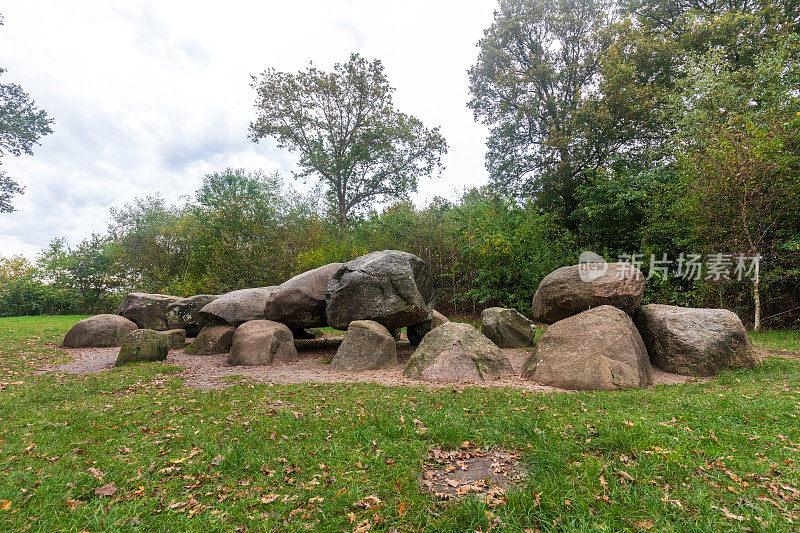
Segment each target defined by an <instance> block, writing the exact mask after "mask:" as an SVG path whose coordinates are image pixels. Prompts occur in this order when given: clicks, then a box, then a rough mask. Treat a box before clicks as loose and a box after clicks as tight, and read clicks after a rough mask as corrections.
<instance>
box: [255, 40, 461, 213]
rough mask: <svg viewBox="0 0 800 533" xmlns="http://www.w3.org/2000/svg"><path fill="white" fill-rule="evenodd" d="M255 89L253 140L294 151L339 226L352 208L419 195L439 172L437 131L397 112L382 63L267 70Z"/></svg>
mask: <svg viewBox="0 0 800 533" xmlns="http://www.w3.org/2000/svg"><path fill="white" fill-rule="evenodd" d="M253 87H254V88H255V89H256V91H257V94H258V96H257V101H256V107H257V109H258V117H257V119H256V120H255V121H254V122H253V123H252V124H251V125H250V137H251V138H252V140H254V141H258V140H259V139H262V138H265V137H272V138H274V139H276V140H277V142H278V146H279V147H281V148H287V149H288V150H290V151H292V152H295V153H297V154H298V155H299V156H300V160H299V166H300V172H298V173H297V174H296V177H299V178H303V177H306V176H311V175H316V176H318V177H319V178H320V179H321V180H322V181H323V182H324V184H325V185H326V187H327V189H326V193H327V199H328V201H329V204H330V206H331V208H332V209H333V211H334V212H335V215H336V216H337V218H338V220H339V223H340V224H341V226H342V227H345V226H346V225H347V220H348V215H349V214H350V212H351V211H352V210H354V209H359V208H365V207H368V206H369V205H371V204H372V203H374V202H375V201H376V200H388V199H393V198H401V197H402V196H404V195H405V194H407V193H408V192H410V191H414V190H416V186H417V180H418V178H419V177H420V176H425V175H429V174H431V173H432V172H433V171H434V170H437V169H439V168H441V160H440V158H441V155H442V154H444V153H445V152H446V151H447V144H446V142H445V140H444V138H443V137H442V136H441V134H440V133H439V129H438V128H433V129H428V128H426V127H425V126H424V125H423V124H422V121H420V120H419V119H418V118H416V117H413V116H410V115H406V114H404V113H401V112H399V111H398V110H396V109H395V107H394V103H393V101H392V93H393V92H394V89H393V88H392V87H391V86H390V85H389V82H388V80H387V78H386V75H385V74H384V71H383V64H382V63H381V62H380V61H379V60H375V61H368V60H366V59H364V58H363V57H361V56H360V55H358V54H353V55H351V56H350V60H349V61H347V62H346V63H338V64H336V65H335V66H334V68H333V70H332V71H331V72H325V71H322V70H319V69H317V68H315V67H313V66H310V67H309V68H307V69H306V70H303V71H300V72H296V73H292V72H279V71H277V70H275V69H269V70H267V71H266V72H264V73H263V74H262V75H261V77H260V78H256V77H254V78H253Z"/></svg>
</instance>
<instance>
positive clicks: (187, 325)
mask: <svg viewBox="0 0 800 533" xmlns="http://www.w3.org/2000/svg"><path fill="white" fill-rule="evenodd" d="M217 298H218V296H217V295H216V294H198V295H196V296H189V297H188V298H181V299H180V300H177V301H175V302H172V303H171V304H169V305H168V306H167V314H166V318H167V326H168V327H169V329H182V330H184V331H186V335H187V336H188V337H196V336H197V334H198V333H200V330H201V329H203V328H204V327H205V326H207V325H208V324H209V322H208V320H206V319H204V318H203V317H201V316H200V310H201V309H202V308H203V307H205V306H206V305H208V304H210V303H211V302H213V301H214V300H216V299H217Z"/></svg>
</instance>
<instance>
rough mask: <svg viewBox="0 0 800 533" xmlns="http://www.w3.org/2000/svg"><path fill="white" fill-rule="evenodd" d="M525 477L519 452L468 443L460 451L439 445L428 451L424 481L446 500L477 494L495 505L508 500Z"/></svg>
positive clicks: (421, 481) (423, 482)
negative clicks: (478, 446) (509, 493)
mask: <svg viewBox="0 0 800 533" xmlns="http://www.w3.org/2000/svg"><path fill="white" fill-rule="evenodd" d="M524 476H525V473H524V471H523V469H522V466H521V465H520V463H519V454H517V453H516V452H513V451H510V450H505V449H502V448H492V449H488V450H483V449H479V448H475V446H474V444H473V443H471V442H464V443H462V445H461V447H460V449H457V450H442V449H441V448H436V449H434V450H431V451H430V452H428V460H427V462H426V464H425V465H424V469H423V472H422V475H421V476H420V484H421V486H422V487H423V489H425V490H427V491H429V492H431V493H432V494H434V495H435V496H436V497H438V498H441V499H443V500H453V499H459V498H462V497H467V496H471V495H474V496H477V497H479V498H484V499H485V500H486V503H487V504H488V505H490V506H495V505H500V504H501V503H504V502H505V501H506V496H505V495H506V493H507V492H508V491H509V490H510V489H511V488H513V487H514V485H516V484H517V482H519V481H520V480H521V479H522V478H523V477H524Z"/></svg>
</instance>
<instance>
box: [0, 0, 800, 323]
mask: <svg viewBox="0 0 800 533" xmlns="http://www.w3.org/2000/svg"><path fill="white" fill-rule="evenodd" d="M337 69H338V70H337V71H336V73H334V74H331V75H328V74H326V73H323V72H321V71H318V70H316V69H315V68H312V69H309V70H308V71H305V72H301V73H299V74H297V75H291V74H286V73H278V72H275V71H268V72H267V74H265V77H264V79H263V80H262V83H261V84H260V85H258V86H257V89H258V91H259V92H258V94H259V100H258V101H257V106H258V108H259V110H260V111H259V113H260V115H259V119H258V120H257V121H256V122H255V123H254V126H253V128H254V131H253V132H251V133H252V134H253V135H254V138H255V139H258V138H260V137H263V136H272V137H275V138H277V139H278V141H279V145H281V146H287V147H289V148H292V147H293V148H294V149H295V150H300V152H302V153H304V154H307V156H308V157H306V159H302V161H304V162H305V163H304V164H303V166H302V168H301V172H300V173H299V175H301V176H310V175H319V176H322V177H323V178H324V179H321V180H320V184H321V185H320V189H319V190H318V191H316V192H315V193H314V194H310V195H302V194H298V193H297V192H295V191H293V190H292V189H291V188H290V187H289V186H288V184H286V183H283V182H282V180H281V178H280V177H279V176H276V175H265V174H263V173H260V172H247V171H245V170H230V169H229V170H226V171H224V172H220V173H216V174H212V175H209V176H207V177H206V178H205V180H204V183H203V186H202V187H201V188H200V189H199V190H198V191H197V192H196V194H195V196H194V198H193V199H192V200H191V201H188V202H186V203H184V204H182V205H174V206H171V205H166V204H165V203H164V201H163V200H161V199H160V198H159V197H157V196H151V197H144V198H140V199H138V200H137V201H135V202H134V203H132V204H130V205H126V206H124V207H123V208H121V209H118V210H112V212H111V224H110V226H109V228H108V232H107V233H106V234H104V235H94V236H92V237H91V238H90V239H87V240H86V241H84V242H82V243H81V244H79V245H77V246H75V247H70V246H68V245H67V244H66V243H65V242H63V241H59V240H57V241H54V242H53V243H52V244H51V246H50V247H49V248H48V249H46V250H45V251H43V252H42V254H41V255H40V257H39V258H38V259H37V260H36V261H35V262H34V263H29V262H27V261H25V260H23V259H20V258H5V259H0V315H15V314H32V313H33V314H35V313H44V312H97V311H101V310H111V309H113V308H114V304H115V299H118V298H119V296H120V294H122V293H124V292H125V291H129V290H134V289H135V290H140V291H147V292H163V293H169V294H176V295H188V294H196V293H204V292H206V293H220V292H224V291H229V290H233V289H238V288H242V287H252V286H264V285H272V284H276V283H280V282H281V281H283V280H285V279H287V278H289V277H290V276H292V275H294V274H297V273H299V272H301V271H304V270H307V269H310V268H314V267H317V266H320V265H323V264H325V263H329V262H333V261H345V260H348V259H351V258H353V257H356V256H358V255H360V254H363V253H366V252H369V251H372V250H378V249H387V248H393V249H401V250H406V251H409V252H412V253H415V254H417V255H418V256H420V257H421V258H423V259H424V260H425V261H427V262H428V264H429V265H430V267H431V269H432V273H433V276H434V279H435V283H436V299H437V306H438V307H439V308H440V310H442V311H444V312H447V313H455V314H460V315H463V314H474V313H476V312H478V311H480V310H481V309H482V308H484V307H486V306H489V305H505V306H512V307H516V308H519V309H521V310H523V311H526V310H527V309H528V308H529V306H530V301H531V297H532V295H533V293H534V292H535V290H536V288H537V285H538V283H539V281H540V280H541V279H542V278H543V277H544V276H545V275H546V274H547V273H549V272H550V271H552V270H553V269H555V268H557V267H559V266H562V265H566V264H574V263H575V262H576V261H577V259H578V255H579V254H580V253H581V252H582V251H585V250H591V251H594V252H596V253H598V254H600V255H602V256H603V257H605V258H606V259H607V260H616V259H618V258H619V257H620V256H624V257H626V258H627V259H628V260H631V261H633V262H634V263H637V264H638V265H637V266H640V268H641V269H642V270H643V271H644V272H645V273H646V274H647V275H648V276H649V277H650V280H649V282H648V286H647V287H648V288H647V293H646V299H647V301H650V302H663V303H672V304H678V305H690V306H708V307H726V308H729V309H731V310H733V311H735V312H737V313H738V314H739V315H740V316H741V317H743V318H744V319H745V320H750V321H751V324H753V323H755V324H758V323H760V322H761V323H764V325H765V326H768V327H777V326H785V325H791V324H794V323H796V320H797V318H798V317H800V201H798V200H799V199H800V195H798V193H800V91H799V90H798V87H800V4H797V3H796V2H766V1H760V0H730V1H725V2H710V3H709V2H700V1H697V2H696V1H694V0H681V1H677V0H624V1H620V2H605V1H599V0H537V1H532V0H500V2H499V6H498V9H497V11H496V14H495V19H494V22H493V24H492V25H491V26H490V27H489V28H488V29H487V30H486V32H485V35H484V37H483V39H482V40H481V42H480V43H479V54H478V58H477V61H476V63H475V65H474V66H473V67H472V69H471V70H470V82H469V83H470V95H471V99H470V101H469V103H468V105H469V107H470V108H471V109H472V110H473V111H474V113H475V117H476V119H477V120H480V121H482V122H483V123H485V124H486V125H487V126H488V127H489V132H490V134H489V140H488V152H487V168H488V169H489V173H490V184H489V185H488V186H486V187H484V188H479V189H473V190H469V191H465V192H464V194H463V195H462V196H461V197H460V198H458V199H457V200H455V201H447V200H443V199H438V198H437V199H435V200H433V201H432V202H431V203H430V204H429V205H427V206H425V207H419V206H414V205H412V204H411V203H410V202H408V201H403V200H397V198H398V197H401V198H402V194H401V193H400V191H402V192H403V194H405V192H406V191H407V190H413V186H414V185H415V184H416V177H417V174H424V173H426V172H429V171H430V170H431V168H433V167H435V166H436V165H435V164H434V163H436V161H438V159H437V157H438V155H436V154H438V153H440V152H442V151H443V150H444V146H445V145H444V141H443V139H441V138H440V136H439V134H438V130H431V132H429V133H430V134H431V135H432V136H433V137H435V139H436V141H437V142H436V143H433V145H432V146H433V147H434V148H436V149H437V150H438V151H436V154H433V155H431V157H430V158H429V159H430V160H428V159H425V161H427V163H426V164H422V163H419V164H417V165H416V166H414V165H411V164H410V163H402V164H401V163H398V161H399V160H397V158H396V157H394V156H397V155H398V154H400V155H403V154H406V152H408V153H409V154H411V155H409V156H408V157H412V156H414V155H415V154H417V152H416V151H415V150H412V149H411V148H409V146H411V147H413V146H417V144H415V143H412V142H411V141H412V140H414V139H416V137H414V135H412V134H411V133H409V131H406V130H407V128H406V129H403V128H399V126H398V125H397V124H395V126H397V127H389V126H391V124H389V125H387V124H385V123H384V122H381V121H385V119H386V117H394V116H396V117H398V118H397V121H399V122H398V124H400V125H402V124H406V123H408V124H411V123H413V125H416V126H419V127H417V128H416V129H413V128H412V130H413V131H417V130H419V128H421V125H420V124H417V122H418V121H416V119H414V120H411V119H410V118H409V117H406V116H405V115H393V114H392V113H390V112H389V111H390V110H391V109H390V107H391V106H389V104H386V102H390V100H388V96H386V95H388V94H390V93H391V89H390V88H389V86H388V82H387V81H386V79H385V77H384V75H383V71H382V67H381V65H380V62H378V61H376V62H374V63H370V62H367V61H365V60H363V59H362V58H360V57H359V56H357V55H354V56H353V57H351V60H350V62H348V63H347V64H343V65H337ZM287 80H288V81H287ZM297 80H301V81H302V80H306V81H308V83H307V84H305V85H303V87H305V88H306V90H308V91H310V92H311V93H312V94H316V93H315V91H321V92H320V93H319V95H318V96H320V98H318V99H314V98H311V99H307V101H306V100H303V102H305V103H303V105H301V106H299V107H298V106H297V105H289V104H291V103H292V101H293V100H292V98H295V97H296V96H297V94H296V93H297V91H296V90H295V88H296V87H295V85H292V84H291V83H289V82H292V83H295V82H297V83H299V82H298V81H297ZM309 80H310V81H309ZM314 80H317V81H318V82H319V83H317V81H314ZM370 80H372V81H374V80H378V81H380V83H378V85H376V87H377V88H378V89H380V90H379V91H377V89H376V91H377V92H370V90H368V89H369V88H370V87H372V86H371V85H370V83H371V81H370ZM312 81H314V82H313V83H312ZM284 82H286V83H284ZM323 82H324V83H323ZM287 83H288V85H287ZM348 84H351V85H352V87H351V86H349V85H348ZM370 94H379V95H383V96H382V97H381V98H384V99H380V98H379V99H378V100H380V102H379V103H380V105H375V106H371V107H370V109H371V108H373V107H374V111H375V112H374V113H373V115H374V116H373V115H369V116H370V117H372V118H370V119H369V120H370V121H372V122H369V121H367V122H369V124H370V126H369V128H366V127H362V126H360V125H361V124H362V123H363V122H364V121H365V120H366V119H365V118H364V117H365V116H367V115H365V114H364V113H366V112H365V111H364V109H367V107H369V106H367V107H365V105H364V102H365V100H364V99H365V98H368V96H369V95H370ZM350 95H356V96H357V97H355V96H354V97H351V96H350ZM339 97H341V98H339ZM285 101H288V102H289V103H288V104H286V105H277V104H281V103H286V102H285ZM317 101H319V102H323V104H319V105H320V106H321V107H320V108H319V109H314V108H313V106H314V105H315V104H312V103H311V102H317ZM354 102H355V103H357V105H356V104H354ZM273 104H275V105H273ZM303 106H306V107H303ZM308 106H311V108H309V107H308ZM287 109H288V110H290V111H292V110H297V109H301V110H303V113H311V114H313V113H316V115H313V116H314V117H316V118H319V120H317V121H316V122H313V124H315V125H317V127H316V129H314V130H313V133H314V135H311V136H307V135H301V136H295V137H297V138H295V137H293V136H292V135H293V130H291V128H290V129H289V130H287V129H286V128H285V127H283V126H281V127H278V126H280V125H281V124H283V122H282V120H283V114H284V113H286V112H288V111H286V110H287ZM292 112H293V111H292ZM309 116H311V115H309ZM320 117H321V118H320ZM295 118H297V119H298V123H297V124H298V126H297V127H308V124H309V120H308V117H306V115H304V114H301V115H299V116H298V117H295ZM415 121H416V122H415ZM408 124H406V125H408ZM416 126H415V127H416ZM276 128H277V129H276ZM281 128H283V129H281ZM343 128H344V129H346V128H351V129H352V131H351V134H348V135H346V136H344V137H343V136H342V135H340V133H341V131H344V130H343ZM370 128H371V129H370ZM347 131H350V130H347ZM403 132H405V133H403ZM412 133H413V132H412ZM418 133H419V132H418ZM423 133H424V132H423ZM420 135H422V134H420ZM398 136H400V137H402V139H400V140H398V139H396V137H398ZM429 136H430V135H429ZM422 137H425V136H424V135H422ZM340 138H344V139H348V140H352V139H357V140H358V143H356V144H355V145H351V144H352V143H351V144H346V143H345V144H341V143H340V144H337V140H338V141H341V139H340ZM425 138H427V137H425ZM402 140H405V141H407V142H406V144H403V142H401V141H402ZM378 141H379V142H378ZM415 142H416V141H415ZM281 143H283V144H281ZM409 143H410V144H409ZM428 144H430V143H428ZM423 145H424V146H427V144H425V143H423ZM404 146H405V148H403V147H404ZM424 146H423V147H424ZM334 148H335V149H334ZM420 149H421V148H420ZM376 150H377V151H376ZM309 154H310V155H309ZM375 154H380V155H381V157H382V159H381V160H380V161H382V162H383V163H381V165H379V166H380V169H381V170H380V172H378V173H377V174H375V175H372V174H370V172H371V171H372V170H371V169H373V167H374V164H375V161H372V158H373V156H374V157H377V155H375ZM406 155H408V154H406ZM312 156H313V157H312ZM390 156H391V157H390ZM412 160H413V158H412ZM434 160H435V161H434ZM354 161H355V163H354ZM403 161H405V159H404V160H403ZM356 163H357V164H356ZM348 165H349V166H348ZM398 165H399V166H400V167H402V168H412V167H413V169H416V170H414V172H411V173H410V174H408V173H406V174H403V173H402V172H401V173H400V174H397V175H396V176H395V174H393V169H394V168H395V167H398ZM409 172H410V171H409ZM407 174H408V175H407ZM359 179H360V180H361V181H358V180H359ZM392 179H395V181H398V183H393V182H392ZM354 180H355V181H354ZM353 183H357V184H358V185H359V187H367V189H368V191H369V193H370V194H367V193H366V192H364V191H367V189H363V190H362V189H357V190H356V191H355V192H353V191H350V192H349V193H348V191H347V190H346V187H345V185H347V186H352V185H353ZM392 185H396V186H392ZM400 185H402V187H401V186H400ZM368 186H371V188H369V187H368ZM348 194H351V195H352V194H355V196H353V197H352V198H351V196H348ZM354 198H355V199H357V200H358V202H356V201H355V200H354ZM377 200H382V203H380V204H376V201H377ZM376 205H380V206H382V208H380V209H378V208H376ZM754 258H760V261H759V262H758V263H757V266H756V262H755V260H754Z"/></svg>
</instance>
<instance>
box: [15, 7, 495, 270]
mask: <svg viewBox="0 0 800 533" xmlns="http://www.w3.org/2000/svg"><path fill="white" fill-rule="evenodd" d="M111 4H112V3H110V2H103V1H100V0H94V1H87V0H82V1H79V2H62V1H58V0H46V1H36V2H31V1H30V0H6V2H4V4H3V7H1V8H0V10H2V12H3V14H4V15H5V26H3V27H0V66H2V67H4V68H6V69H7V70H8V73H7V74H6V75H5V76H4V79H5V80H6V81H14V82H16V83H19V84H20V85H22V87H23V88H24V89H25V90H26V91H27V92H28V93H29V94H30V95H31V96H32V97H33V98H34V99H35V100H36V102H37V103H38V104H39V106H40V107H42V108H43V109H45V110H47V112H48V113H49V114H50V116H52V117H53V118H54V119H55V121H56V122H55V125H54V131H55V133H54V134H52V135H50V136H48V137H46V138H45V139H44V140H43V142H42V146H39V147H37V149H36V150H35V155H34V156H33V157H29V156H25V157H20V158H12V157H6V158H4V162H3V166H4V169H5V170H6V172H7V173H8V174H9V175H10V176H12V177H14V178H16V179H17V180H18V181H19V182H20V183H21V184H23V185H24V186H25V187H26V194H25V195H24V196H21V197H18V198H17V199H16V201H15V205H16V207H17V209H18V211H17V212H15V213H11V214H3V215H0V254H2V255H10V254H13V253H23V254H26V255H29V256H32V255H34V254H35V252H36V250H38V249H39V248H41V247H43V246H46V245H47V243H48V242H49V241H50V240H51V239H52V238H53V237H56V236H66V237H67V238H68V239H69V240H70V241H72V242H77V241H80V240H81V239H83V238H85V237H88V236H89V234H90V233H91V232H93V231H96V232H103V231H105V229H106V226H107V219H108V208H109V207H111V206H120V205H122V204H123V203H125V202H129V201H131V200H132V199H133V198H135V197H136V196H142V195H145V194H149V193H154V192H160V193H161V194H162V195H164V196H165V197H166V198H167V199H169V200H173V201H174V200H176V199H177V198H178V197H179V196H181V195H186V194H191V193H192V192H193V191H194V190H195V189H196V188H197V186H198V185H199V184H200V183H201V181H202V177H203V175H204V174H205V173H208V172H212V171H214V170H220V169H223V168H225V167H228V166H232V167H240V166H243V167H245V168H250V169H256V168H261V169H264V170H275V169H277V170H280V171H281V172H282V173H284V174H286V175H287V176H288V174H289V173H290V172H291V170H292V169H293V168H294V167H293V165H294V161H295V158H294V157H293V156H292V155H291V154H288V153H286V152H284V151H281V150H278V149H277V148H275V146H274V144H273V143H271V142H269V141H262V142H260V143H258V144H254V143H252V142H250V141H249V140H248V139H247V127H248V125H249V123H250V121H251V120H252V119H253V118H254V115H255V110H254V107H253V102H254V93H253V90H252V88H251V87H250V76H251V75H254V74H258V73H260V72H262V71H263V70H264V69H266V68H267V67H275V68H278V69H280V70H293V71H294V70H299V69H302V68H305V67H306V66H307V64H308V62H309V61H312V60H313V62H314V64H315V65H317V66H318V67H320V68H323V69H324V68H330V67H331V66H332V65H333V63H335V62H337V61H344V60H346V59H347V57H348V56H349V54H350V53H351V52H354V51H357V52H360V53H361V54H362V55H364V56H366V57H369V58H379V59H381V60H382V61H383V63H384V65H385V67H386V73H387V76H388V78H389V81H390V83H391V84H392V85H393V86H394V87H395V88H396V89H397V91H396V93H395V103H396V105H397V107H398V108H399V109H400V110H402V111H403V112H406V113H410V114H413V115H416V116H417V117H419V118H421V119H422V121H423V122H424V123H425V124H426V125H428V126H435V125H438V126H441V129H442V132H443V134H444V136H445V138H446V139H447V140H448V143H449V145H450V152H449V153H448V155H447V156H446V158H445V161H444V163H445V165H446V167H447V168H446V170H445V172H444V173H443V175H442V177H441V178H440V179H437V180H431V179H428V180H423V181H422V182H421V183H420V187H419V192H418V193H417V194H416V195H415V200H416V201H418V202H425V201H427V200H428V199H430V198H432V197H433V196H435V195H441V196H446V197H450V198H453V197H455V196H456V195H457V194H458V192H460V191H461V190H463V188H464V187H467V186H472V185H479V184H482V183H484V182H485V181H486V171H485V169H484V165H483V156H484V153H485V136H486V130H485V128H484V127H482V126H481V125H479V124H476V123H475V122H474V121H473V120H472V114H471V112H470V111H469V110H468V109H467V107H466V102H467V100H468V82H467V74H466V71H467V69H468V68H469V66H470V65H471V64H472V63H473V62H474V60H475V58H476V55H477V49H476V48H475V44H476V43H477V41H478V39H479V38H480V37H481V35H482V32H483V29H484V28H486V27H487V26H488V25H489V24H490V22H491V17H492V11H493V9H494V7H495V2H494V1H490V0H475V1H463V0H462V1H458V0H442V1H438V2H430V1H422V0H410V1H405V2H375V1H369V0H351V1H345V0H340V1H326V0H318V1H317V0H315V1H311V0H306V1H295V2H278V1H273V2H250V1H243V0H241V1H228V2H225V3H220V2H198V1H191V2H190V1H170V2H156V1H130V2H125V3H116V4H117V5H116V6H113V5H111Z"/></svg>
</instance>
